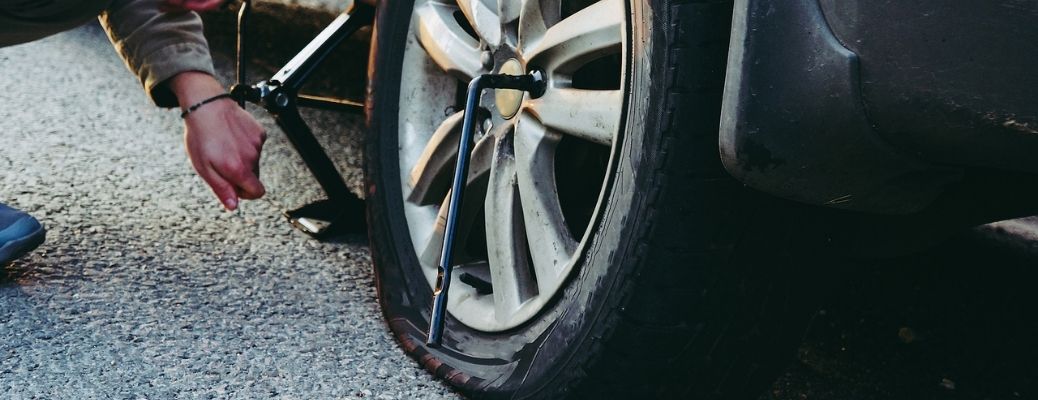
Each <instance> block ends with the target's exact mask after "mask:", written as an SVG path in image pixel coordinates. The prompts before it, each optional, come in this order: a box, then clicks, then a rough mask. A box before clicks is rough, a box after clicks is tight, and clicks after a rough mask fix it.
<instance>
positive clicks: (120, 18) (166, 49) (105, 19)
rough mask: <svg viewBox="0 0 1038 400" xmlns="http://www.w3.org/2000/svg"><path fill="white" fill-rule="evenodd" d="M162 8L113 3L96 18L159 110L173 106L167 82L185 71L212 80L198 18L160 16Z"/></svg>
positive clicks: (143, 2) (128, 0)
mask: <svg viewBox="0 0 1038 400" xmlns="http://www.w3.org/2000/svg"><path fill="white" fill-rule="evenodd" d="M160 3H162V0H115V1H113V2H112V4H111V6H109V7H108V9H107V10H106V11H105V12H103V13H102V14H101V17H100V19H101V24H102V25H103V26H104V28H105V31H106V32H108V38H109V39H111V40H112V44H113V45H115V50H116V51H117V52H118V53H119V55H120V56H122V58H123V60H124V61H125V62H126V66H127V67H129V68H130V71H132V72H133V73H134V74H137V77H138V78H139V79H140V81H141V84H142V85H144V89H145V90H146V91H147V92H148V95H149V96H151V99H152V101H154V102H155V104H156V105H158V106H159V107H176V106H177V99H176V96H174V94H173V92H171V91H170V90H169V88H167V87H166V85H165V84H164V83H165V81H166V80H168V79H169V78H172V77H173V76H174V75H176V74H179V73H181V72H186V71H201V72H206V73H208V74H210V75H213V74H214V72H213V61H212V57H211V56H210V54H209V44H208V43H207V42H206V40H205V36H203V35H202V19H201V18H200V17H199V16H198V14H195V13H193V12H170V13H167V12H163V11H160V10H159V4H160Z"/></svg>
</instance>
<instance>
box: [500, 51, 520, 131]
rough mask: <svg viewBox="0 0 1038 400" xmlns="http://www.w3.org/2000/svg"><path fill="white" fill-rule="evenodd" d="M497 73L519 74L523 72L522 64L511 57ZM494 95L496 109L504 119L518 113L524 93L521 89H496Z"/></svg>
mask: <svg viewBox="0 0 1038 400" xmlns="http://www.w3.org/2000/svg"><path fill="white" fill-rule="evenodd" d="M497 73H499V74H505V75H512V76H520V75H523V74H524V73H525V72H524V71H523V64H522V63H520V62H519V60H516V59H514V58H512V59H509V60H508V61H505V63H504V64H502V65H501V69H500V70H498V71H497ZM494 95H495V98H496V100H497V111H498V112H499V113H501V117H502V118H504V119H512V118H513V117H515V115H516V114H517V113H519V107H520V106H521V105H522V104H523V95H525V92H523V91H521V90H510V89H498V90H496V91H495V92H494Z"/></svg>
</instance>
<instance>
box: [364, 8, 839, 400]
mask: <svg viewBox="0 0 1038 400" xmlns="http://www.w3.org/2000/svg"><path fill="white" fill-rule="evenodd" d="M413 9H414V1H413V0H401V1H390V2H384V3H383V4H382V6H381V8H380V11H379V14H378V17H377V22H376V27H375V35H374V38H375V39H374V40H375V44H374V45H373V50H372V51H373V57H372V60H373V61H372V62H373V64H372V68H371V69H370V75H371V76H370V82H371V83H370V85H371V86H370V88H369V93H370V97H369V104H368V105H369V125H370V128H371V129H370V133H369V136H368V137H367V147H368V149H367V150H368V151H367V154H368V157H369V159H368V160H367V171H366V172H367V180H368V186H367V187H368V211H369V227H370V229H371V231H370V238H371V250H372V255H373V261H374V265H375V272H376V277H377V288H378V296H379V301H380V304H381V307H382V310H383V313H384V315H385V317H386V320H387V322H388V324H389V327H390V328H391V330H392V332H393V334H394V335H395V337H396V339H397V340H398V341H399V343H400V345H401V347H402V348H403V350H404V351H405V352H406V353H407V354H408V355H410V356H411V357H413V358H414V359H415V360H417V361H418V362H419V363H421V364H422V365H423V366H424V367H425V368H426V369H428V370H429V371H430V372H431V373H433V374H434V375H436V376H437V377H439V378H441V379H443V380H445V381H447V382H449V383H450V384H451V385H453V386H454V387H456V388H457V389H458V390H459V391H461V392H462V393H464V394H465V395H467V396H471V397H474V398H559V397H572V398H684V399H715V398H717V399H722V398H723V399H753V398H756V397H757V396H758V395H759V394H760V393H761V392H762V391H763V390H766V389H767V387H768V386H769V385H770V384H771V383H772V382H773V381H774V379H775V378H776V376H777V375H778V374H779V373H780V372H781V371H782V370H783V368H784V367H785V366H786V365H787V364H788V363H789V362H790V361H791V360H792V356H793V355H794V353H795V349H796V346H797V345H798V344H799V342H800V338H801V336H802V334H803V332H804V329H805V327H806V326H807V323H808V321H809V319H810V317H811V315H812V312H811V311H812V305H813V304H815V302H816V301H817V300H818V299H819V298H820V297H821V296H822V295H823V293H824V292H825V289H826V288H827V287H828V286H827V285H828V281H829V280H830V279H832V273H831V272H832V269H830V268H826V267H824V266H825V265H827V264H829V263H831V262H832V261H833V260H834V259H835V258H834V257H835V254H834V251H833V249H831V246H830V241H829V239H830V236H829V235H828V234H826V233H825V232H829V231H831V229H832V223H831V222H832V221H829V220H828V219H827V218H826V217H825V211H821V210H818V209H816V208H812V207H807V206H801V205H797V204H793V203H790V202H786V201H782V200H778V199H774V198H771V197H768V196H765V195H762V194H759V193H756V192H753V191H752V190H749V189H747V188H745V187H744V186H743V185H741V184H740V183H739V182H737V181H735V180H734V179H732V178H731V177H729V176H728V175H727V174H726V172H725V170H724V168H723V166H722V164H721V162H720V159H719V155H718V144H717V140H718V126H719V120H720V105H721V98H722V92H723V83H724V78H725V68H726V60H727V52H728V46H729V34H730V24H731V18H732V2H731V1H716V0H714V1H670V0H632V1H630V2H629V3H626V10H627V13H628V17H629V25H628V26H629V28H630V30H629V32H630V35H631V36H630V40H629V42H628V45H629V46H630V47H629V48H630V52H629V54H630V56H629V59H630V60H631V62H630V64H629V65H630V71H631V74H630V75H629V79H628V80H627V82H626V83H625V87H626V94H627V96H626V114H625V120H626V123H625V124H624V126H623V129H622V134H621V137H622V140H621V141H620V143H617V145H616V146H615V147H614V157H613V158H612V167H613V168H612V169H611V173H610V174H609V176H608V177H607V181H608V182H607V190H606V192H605V195H604V198H603V200H602V205H603V206H602V207H601V209H600V213H599V215H598V216H597V218H596V219H594V220H593V221H592V223H593V224H594V229H593V234H592V235H591V239H590V240H589V242H588V245H587V247H586V249H585V251H584V252H583V255H582V258H581V261H580V263H579V264H578V265H577V266H576V267H575V271H574V272H573V273H572V275H571V276H570V277H569V279H568V280H567V281H566V284H565V285H564V287H562V289H560V291H559V293H557V294H556V295H555V296H554V297H553V299H552V301H551V302H550V303H548V304H547V305H546V306H545V307H544V308H543V309H541V310H540V312H539V313H537V314H536V315H535V316H534V317H533V318H531V319H530V320H529V321H526V322H525V323H523V324H521V325H519V326H516V327H512V328H509V329H505V330H502V331H497V332H487V331H485V330H478V329H472V328H471V327H469V326H467V325H466V324H464V323H462V322H460V321H459V320H458V319H456V318H448V322H447V326H446V330H445V333H444V345H443V347H441V348H436V349H433V348H429V347H427V346H426V345H425V332H426V330H427V328H428V324H429V310H430V306H431V299H432V291H431V287H430V285H429V283H428V280H427V279H426V277H425V276H423V274H422V273H421V272H420V271H419V270H420V268H419V267H417V264H418V261H417V259H416V258H417V255H416V253H417V251H416V249H415V247H414V246H413V245H412V242H411V240H410V239H409V236H408V229H409V228H408V226H409V225H408V221H407V217H406V216H405V215H404V213H403V212H402V211H401V209H402V207H403V202H404V200H403V199H405V198H406V197H405V196H404V194H403V193H402V190H404V189H403V188H402V187H401V184H400V176H401V167H400V164H399V161H398V158H399V157H400V155H399V154H400V151H401V146H402V145H401V143H400V142H399V139H398V132H399V129H400V124H401V121H399V115H400V110H399V107H400V104H401V89H400V88H401V83H400V82H401V80H402V79H403V78H404V77H402V75H401V74H402V64H403V63H404V56H403V50H402V47H403V43H404V42H405V41H406V40H407V37H408V35H409V33H408V32H409V27H408V24H407V23H406V21H409V20H410V18H411V15H412V12H413ZM452 290H454V289H452Z"/></svg>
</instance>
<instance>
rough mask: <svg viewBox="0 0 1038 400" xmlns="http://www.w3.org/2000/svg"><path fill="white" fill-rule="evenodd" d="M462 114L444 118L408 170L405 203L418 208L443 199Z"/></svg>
mask: <svg viewBox="0 0 1038 400" xmlns="http://www.w3.org/2000/svg"><path fill="white" fill-rule="evenodd" d="M464 114H465V113H464V112H458V113H455V114H454V115H451V116H450V117H448V118H447V120H446V121H443V123H442V124H440V127H439V128H437V129H436V133H433V135H432V137H431V138H430V139H429V143H428V144H426V146H425V150H424V151H423V152H422V155H421V156H419V157H418V162H417V163H415V166H414V168H412V169H411V182H410V183H411V195H410V196H408V198H407V200H408V201H410V202H412V203H415V204H418V205H422V206H425V205H432V204H436V203H437V202H440V201H442V200H443V196H444V193H446V192H447V190H449V188H450V184H451V182H450V180H451V178H452V175H451V172H452V171H453V167H454V162H455V160H456V158H457V156H458V134H459V133H460V132H461V120H462V116H463V115H464Z"/></svg>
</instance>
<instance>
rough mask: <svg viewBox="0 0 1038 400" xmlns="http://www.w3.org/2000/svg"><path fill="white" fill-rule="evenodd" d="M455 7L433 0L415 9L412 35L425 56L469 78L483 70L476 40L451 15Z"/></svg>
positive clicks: (466, 78) (451, 72) (460, 76)
mask: <svg viewBox="0 0 1038 400" xmlns="http://www.w3.org/2000/svg"><path fill="white" fill-rule="evenodd" d="M456 11H458V8H457V7H456V6H453V5H449V4H443V3H440V2H437V1H434V0H430V1H429V2H427V3H425V4H423V5H421V6H418V7H417V8H416V9H415V14H416V15H415V17H416V19H417V24H418V26H417V29H416V30H415V35H416V36H417V39H418V42H419V43H421V45H422V48H424V49H425V52H426V53H428V54H429V58H431V59H432V60H433V62H435V63H436V65H439V66H440V68H442V69H443V70H444V71H447V72H448V73H450V74H452V75H454V76H455V77H457V78H458V79H461V80H464V81H469V80H471V79H472V78H475V77H476V76H479V75H480V74H482V73H484V68H483V63H482V62H481V61H480V54H481V51H480V48H479V41H478V40H476V39H474V38H472V36H469V34H468V33H467V32H465V29H463V28H462V27H461V25H459V24H458V21H457V20H456V19H455V18H454V12H456Z"/></svg>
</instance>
